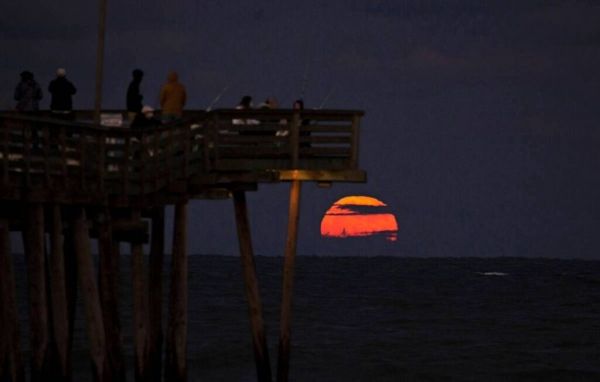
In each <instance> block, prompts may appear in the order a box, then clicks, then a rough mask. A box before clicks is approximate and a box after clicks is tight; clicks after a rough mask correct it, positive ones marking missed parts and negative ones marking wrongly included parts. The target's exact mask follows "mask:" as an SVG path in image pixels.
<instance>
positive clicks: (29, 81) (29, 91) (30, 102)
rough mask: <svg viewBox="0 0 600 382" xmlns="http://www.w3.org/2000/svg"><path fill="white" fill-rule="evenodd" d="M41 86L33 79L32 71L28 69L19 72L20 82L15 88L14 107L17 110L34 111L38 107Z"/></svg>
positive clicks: (40, 97)
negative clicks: (15, 104)
mask: <svg viewBox="0 0 600 382" xmlns="http://www.w3.org/2000/svg"><path fill="white" fill-rule="evenodd" d="M41 99H42V88H41V87H40V85H39V84H38V83H37V82H36V81H35V80H34V79H33V73H31V72H30V71H28V70H25V71H23V72H21V82H19V83H18V84H17V87H16V88H15V101H17V106H16V109H17V110H18V111H36V110H39V109H40V104H39V101H40V100H41Z"/></svg>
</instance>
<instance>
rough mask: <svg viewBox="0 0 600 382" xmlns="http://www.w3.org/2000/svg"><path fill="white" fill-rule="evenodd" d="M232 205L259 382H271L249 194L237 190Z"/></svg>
mask: <svg viewBox="0 0 600 382" xmlns="http://www.w3.org/2000/svg"><path fill="white" fill-rule="evenodd" d="M233 202H234V206H235V220H236V224H237V233H238V240H239V245H240V257H241V260H242V271H243V274H244V284H245V288H246V299H247V300H248V314H249V315H250V327H251V330H252V345H253V347H254V360H255V362H256V373H257V377H258V378H257V379H258V381H259V382H264V381H269V382H270V381H272V377H271V363H270V361H269V351H268V347H267V339H266V334H265V324H264V319H263V312H262V303H261V300H260V290H259V288H258V278H257V276H256V265H255V263H254V253H253V250H252V239H251V235H250V224H249V222H248V209H247V206H246V194H245V193H244V191H234V192H233Z"/></svg>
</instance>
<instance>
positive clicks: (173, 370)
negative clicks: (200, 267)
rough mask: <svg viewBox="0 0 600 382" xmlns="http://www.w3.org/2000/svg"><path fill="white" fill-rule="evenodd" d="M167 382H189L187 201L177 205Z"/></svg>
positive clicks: (167, 348) (167, 344)
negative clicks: (187, 381)
mask: <svg viewBox="0 0 600 382" xmlns="http://www.w3.org/2000/svg"><path fill="white" fill-rule="evenodd" d="M171 256H172V263H171V290H170V293H169V322H168V325H167V338H166V364H165V381H169V382H171V381H176V382H179V381H186V380H187V323H188V317H187V315H188V294H187V287H188V263H187V202H178V203H177V204H175V222H174V229H173V250H172V255H171Z"/></svg>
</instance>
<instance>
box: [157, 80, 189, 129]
mask: <svg viewBox="0 0 600 382" xmlns="http://www.w3.org/2000/svg"><path fill="white" fill-rule="evenodd" d="M186 100H187V94H186V92H185V87H184V86H183V85H182V84H181V83H180V82H179V76H178V75H177V73H176V72H170V73H169V75H168V76H167V83H166V84H164V85H163V86H162V88H161V89H160V108H161V112H162V121H163V123H169V122H176V121H180V120H181V117H182V115H183V106H184V105H185V102H186Z"/></svg>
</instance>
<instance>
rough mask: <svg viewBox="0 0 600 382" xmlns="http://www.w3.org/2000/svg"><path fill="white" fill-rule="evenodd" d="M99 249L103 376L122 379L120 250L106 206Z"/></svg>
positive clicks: (99, 233)
mask: <svg viewBox="0 0 600 382" xmlns="http://www.w3.org/2000/svg"><path fill="white" fill-rule="evenodd" d="M98 250H99V253H100V266H99V285H100V301H101V303H102V318H103V322H104V332H105V336H106V359H105V363H104V365H105V367H104V370H105V380H107V381H117V382H121V381H125V362H124V361H123V349H122V345H121V321H120V319H119V252H118V251H117V250H116V248H115V246H114V243H113V237H112V222H111V216H110V211H109V210H108V209H105V210H104V212H103V214H102V218H101V221H100V222H99V226H98Z"/></svg>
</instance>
